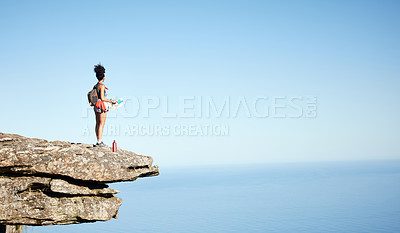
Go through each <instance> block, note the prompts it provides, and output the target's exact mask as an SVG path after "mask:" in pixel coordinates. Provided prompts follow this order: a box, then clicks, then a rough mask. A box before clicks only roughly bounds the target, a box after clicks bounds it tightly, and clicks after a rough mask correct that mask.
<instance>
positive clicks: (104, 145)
mask: <svg viewBox="0 0 400 233" xmlns="http://www.w3.org/2000/svg"><path fill="white" fill-rule="evenodd" d="M93 147H107V145H106V144H104V142H100V143H96V145H93Z"/></svg>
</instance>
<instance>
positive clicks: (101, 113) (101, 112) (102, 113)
mask: <svg viewBox="0 0 400 233" xmlns="http://www.w3.org/2000/svg"><path fill="white" fill-rule="evenodd" d="M94 72H95V73H96V78H97V80H98V82H97V84H96V85H94V87H93V89H96V91H97V96H98V97H99V98H98V100H97V102H96V105H95V106H94V113H95V115H96V127H95V132H96V136H97V143H96V144H95V145H94V146H95V147H106V146H107V145H106V144H104V143H103V141H102V140H101V138H102V136H103V129H104V124H105V123H106V117H107V111H108V110H107V108H106V106H105V104H104V103H105V102H108V103H113V104H116V103H117V101H116V100H109V99H106V97H105V96H106V89H107V90H108V88H107V87H106V86H105V85H104V83H103V82H104V80H105V75H104V73H105V72H106V69H105V68H104V67H103V66H102V65H100V64H98V65H96V66H94Z"/></svg>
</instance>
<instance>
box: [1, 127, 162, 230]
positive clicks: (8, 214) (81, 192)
mask: <svg viewBox="0 0 400 233" xmlns="http://www.w3.org/2000/svg"><path fill="white" fill-rule="evenodd" d="M152 162H153V159H152V158H151V157H149V156H143V155H138V154H135V153H133V152H130V151H125V150H121V149H118V151H117V152H112V151H111V148H108V147H107V148H97V147H95V148H94V147H93V146H92V145H87V144H73V143H69V142H62V141H54V142H49V141H46V140H43V139H33V138H26V137H22V136H19V135H15V134H3V133H0V225H10V224H11V225H53V224H72V223H82V222H93V221H106V220H109V219H111V218H113V217H114V218H115V217H116V216H117V213H118V208H119V206H120V205H121V203H122V200H121V199H120V198H118V197H115V196H114V194H116V193H118V191H116V190H113V189H109V188H108V186H107V185H106V183H111V182H119V181H133V180H136V179H137V178H138V177H148V176H155V175H158V174H159V170H158V167H157V166H152Z"/></svg>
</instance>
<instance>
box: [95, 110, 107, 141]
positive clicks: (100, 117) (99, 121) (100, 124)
mask: <svg viewBox="0 0 400 233" xmlns="http://www.w3.org/2000/svg"><path fill="white" fill-rule="evenodd" d="M106 118H107V113H106V112H103V113H97V112H96V126H95V128H94V130H95V132H96V137H97V140H98V141H99V140H101V138H102V137H103V129H104V125H105V123H106Z"/></svg>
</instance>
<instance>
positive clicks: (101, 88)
mask: <svg viewBox="0 0 400 233" xmlns="http://www.w3.org/2000/svg"><path fill="white" fill-rule="evenodd" d="M99 88H100V99H101V100H102V101H104V102H109V103H113V104H116V103H117V102H118V101H116V100H109V99H106V97H104V85H99Z"/></svg>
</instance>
